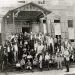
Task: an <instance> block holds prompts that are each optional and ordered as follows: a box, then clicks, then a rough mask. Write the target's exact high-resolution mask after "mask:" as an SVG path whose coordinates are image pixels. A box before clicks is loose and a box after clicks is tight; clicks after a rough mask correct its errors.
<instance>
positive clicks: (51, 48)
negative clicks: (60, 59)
mask: <svg viewBox="0 0 75 75" xmlns="http://www.w3.org/2000/svg"><path fill="white" fill-rule="evenodd" d="M48 52H49V54H51V55H52V54H53V46H52V44H50V45H49V46H48Z"/></svg>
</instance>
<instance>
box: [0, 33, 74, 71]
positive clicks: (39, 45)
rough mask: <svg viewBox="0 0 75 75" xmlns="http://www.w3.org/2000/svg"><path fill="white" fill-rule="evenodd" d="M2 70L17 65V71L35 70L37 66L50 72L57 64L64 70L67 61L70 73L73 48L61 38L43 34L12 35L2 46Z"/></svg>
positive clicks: (0, 54) (58, 67)
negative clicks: (7, 65)
mask: <svg viewBox="0 0 75 75" xmlns="http://www.w3.org/2000/svg"><path fill="white" fill-rule="evenodd" d="M0 51H1V53H0V56H1V60H2V65H1V66H2V69H4V67H5V66H4V65H6V64H13V63H14V64H15V67H16V69H23V70H24V69H27V70H31V71H32V70H33V68H34V66H37V67H38V68H39V69H40V70H42V69H43V68H44V65H45V66H46V67H47V69H48V70H49V68H50V66H51V65H50V63H54V62H56V63H57V69H63V66H62V62H63V61H65V65H66V68H67V72H69V60H70V57H71V56H72V55H73V48H72V46H71V43H69V41H67V40H66V41H64V42H62V41H61V36H56V37H54V38H53V37H52V36H51V35H50V34H47V35H44V34H42V33H38V34H33V33H32V32H31V33H26V32H25V33H24V34H23V33H19V34H11V36H10V37H9V38H8V40H5V41H4V43H3V44H2V46H1V50H0ZM72 58H73V56H72Z"/></svg>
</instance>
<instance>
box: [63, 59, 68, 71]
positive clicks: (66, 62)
mask: <svg viewBox="0 0 75 75" xmlns="http://www.w3.org/2000/svg"><path fill="white" fill-rule="evenodd" d="M64 60H65V66H66V70H67V72H69V61H68V60H66V58H65V59H64Z"/></svg>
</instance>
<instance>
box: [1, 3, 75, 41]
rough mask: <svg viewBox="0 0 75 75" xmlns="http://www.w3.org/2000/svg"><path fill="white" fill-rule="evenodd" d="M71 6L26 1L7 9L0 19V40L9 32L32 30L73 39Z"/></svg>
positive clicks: (73, 28) (73, 26) (73, 17)
mask: <svg viewBox="0 0 75 75" xmlns="http://www.w3.org/2000/svg"><path fill="white" fill-rule="evenodd" d="M74 13H75V11H74V9H73V6H62V5H61V4H60V5H55V6H50V5H49V4H47V3H43V4H37V3H33V2H31V3H28V4H25V5H23V6H21V7H18V8H15V9H13V10H10V11H8V12H7V13H6V14H5V15H4V16H3V17H2V19H1V37H2V41H4V40H5V39H8V38H9V36H10V34H11V33H20V32H23V33H24V32H33V33H38V32H42V33H44V34H45V33H49V34H51V35H52V36H54V37H55V35H60V36H61V39H70V40H71V41H72V42H74V41H75V25H74V24H75V16H74Z"/></svg>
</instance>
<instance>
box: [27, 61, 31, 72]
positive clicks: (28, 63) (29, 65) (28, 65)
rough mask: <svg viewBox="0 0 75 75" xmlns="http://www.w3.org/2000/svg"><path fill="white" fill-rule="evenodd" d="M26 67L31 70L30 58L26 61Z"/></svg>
mask: <svg viewBox="0 0 75 75" xmlns="http://www.w3.org/2000/svg"><path fill="white" fill-rule="evenodd" d="M26 69H27V70H31V71H32V64H31V62H30V60H28V62H27V67H26Z"/></svg>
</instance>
